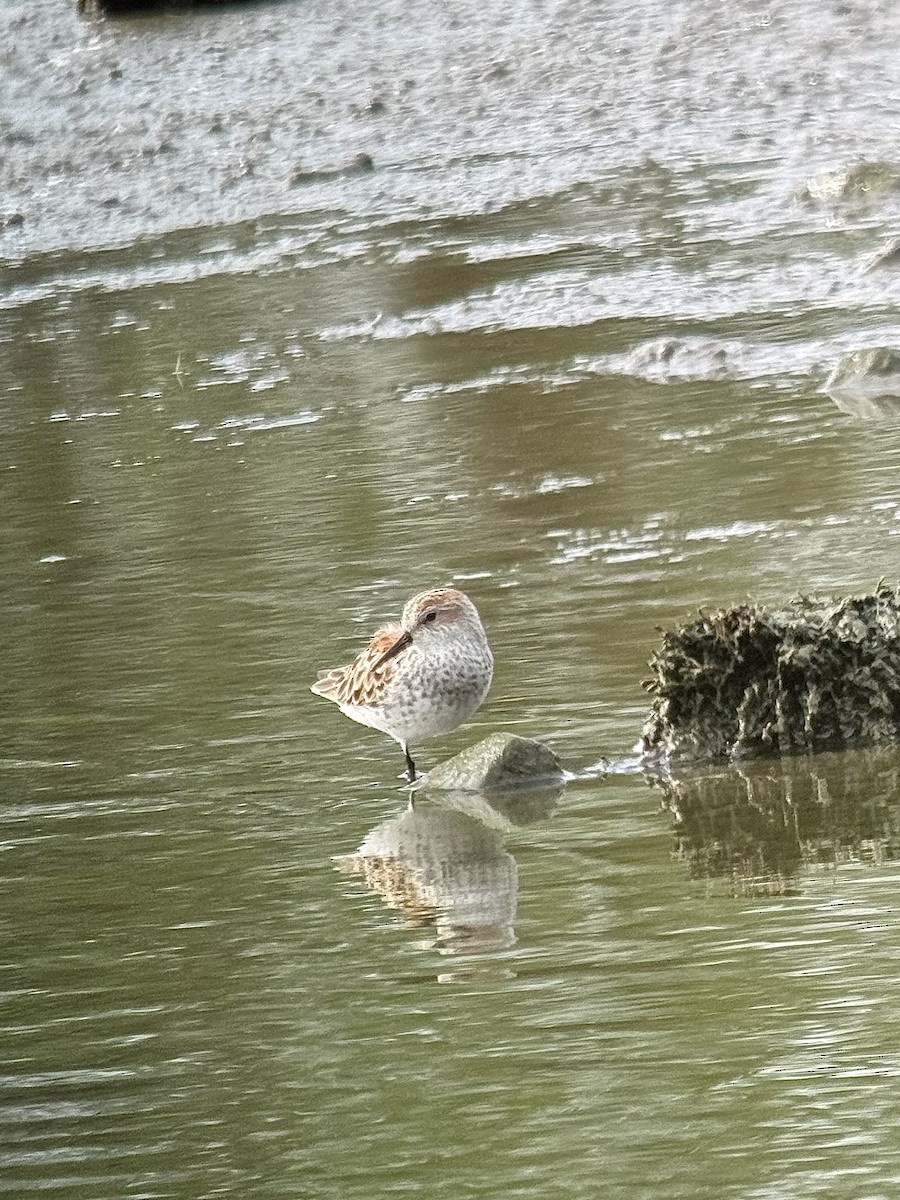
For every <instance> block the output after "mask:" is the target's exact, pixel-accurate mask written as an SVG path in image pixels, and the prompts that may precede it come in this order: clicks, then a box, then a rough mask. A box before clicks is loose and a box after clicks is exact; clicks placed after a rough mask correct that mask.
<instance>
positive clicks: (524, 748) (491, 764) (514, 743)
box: [422, 733, 563, 792]
mask: <svg viewBox="0 0 900 1200" xmlns="http://www.w3.org/2000/svg"><path fill="white" fill-rule="evenodd" d="M562 778H563V769H562V766H561V764H560V761H559V759H558V758H557V757H556V755H555V754H554V753H553V751H552V750H551V749H550V748H549V746H545V745H544V743H543V742H537V741H535V740H534V739H533V738H523V737H517V736H516V735H515V734H514V733H493V734H491V736H490V737H487V738H485V739H484V741H483V742H478V743H477V744H476V745H475V746H470V747H469V748H468V750H463V752H462V753H461V754H457V755H456V756H455V757H454V758H449V759H448V760H447V761H446V762H444V763H441V764H440V765H439V766H437V767H435V768H434V769H433V770H431V771H429V772H428V775H427V776H426V777H425V778H424V779H423V780H422V786H423V787H424V788H426V789H428V790H430V791H432V790H439V791H450V792H488V791H505V790H507V789H509V788H521V787H540V786H541V785H544V786H546V785H547V784H552V783H558V782H560V781H561V780H562Z"/></svg>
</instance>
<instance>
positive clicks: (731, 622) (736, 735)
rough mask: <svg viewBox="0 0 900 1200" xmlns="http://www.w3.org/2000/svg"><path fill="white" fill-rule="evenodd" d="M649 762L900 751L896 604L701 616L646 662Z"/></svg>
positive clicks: (812, 605)
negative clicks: (649, 671)
mask: <svg viewBox="0 0 900 1200" xmlns="http://www.w3.org/2000/svg"><path fill="white" fill-rule="evenodd" d="M650 665H651V667H652V668H653V671H654V674H655V678H654V679H652V680H651V681H649V683H648V684H647V687H648V689H649V690H650V691H651V692H652V693H653V705H652V708H651V711H650V714H649V716H648V717H647V720H646V722H645V724H644V728H643V732H642V738H641V749H642V750H643V752H644V754H645V755H648V756H656V757H666V758H669V759H672V758H685V757H688V758H692V759H717V758H727V757H740V756H745V755H764V754H768V755H779V754H797V753H806V752H811V751H816V750H828V749H846V748H849V747H852V746H865V745H880V744H886V743H890V742H897V741H900V599H898V593H897V591H896V590H895V589H892V588H888V587H884V586H881V585H880V586H879V587H878V589H877V590H876V592H875V593H874V594H873V595H869V596H861V597H852V598H848V599H843V600H839V599H830V598H810V597H798V598H797V599H795V600H793V601H791V603H790V604H789V605H788V606H787V608H786V609H783V610H773V609H770V608H767V607H765V606H764V605H760V604H744V605H739V606H738V607H735V608H729V609H724V610H722V611H720V612H715V613H711V614H708V613H701V614H700V616H699V618H698V619H696V620H695V621H692V622H691V623H689V624H687V625H684V626H682V627H681V628H678V629H675V630H673V631H671V632H669V633H665V634H664V635H663V641H662V646H661V647H660V649H659V650H658V651H657V652H656V654H655V655H654V656H653V658H652V659H651V662H650Z"/></svg>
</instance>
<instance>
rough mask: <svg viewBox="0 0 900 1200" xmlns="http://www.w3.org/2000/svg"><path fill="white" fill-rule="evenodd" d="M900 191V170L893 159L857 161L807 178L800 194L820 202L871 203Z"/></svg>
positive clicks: (804, 198) (799, 195) (806, 198)
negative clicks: (892, 161) (891, 161)
mask: <svg viewBox="0 0 900 1200" xmlns="http://www.w3.org/2000/svg"><path fill="white" fill-rule="evenodd" d="M898 191H900V171H898V170H897V168H896V167H895V166H894V164H893V163H889V162H877V161H876V162H868V161H863V162H857V163H853V164H852V165H850V166H846V167H838V168H837V169H836V170H833V171H825V172H824V173H823V174H821V175H815V176H812V177H811V178H809V179H807V181H806V183H805V184H804V185H803V187H802V188H801V189H800V191H799V193H798V198H799V199H800V200H804V201H812V202H813V203H817V204H847V203H851V204H853V203H856V204H860V203H866V204H870V203H873V202H875V201H878V200H882V199H883V198H884V197H885V196H888V195H890V194H891V193H892V192H898Z"/></svg>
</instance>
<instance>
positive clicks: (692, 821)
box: [650, 748, 900, 896]
mask: <svg viewBox="0 0 900 1200" xmlns="http://www.w3.org/2000/svg"><path fill="white" fill-rule="evenodd" d="M650 782H651V785H652V786H658V787H661V788H662V791H663V794H664V800H663V807H664V808H665V809H666V810H668V811H669V812H670V813H671V814H672V815H673V817H674V819H675V854H676V857H677V858H678V859H679V860H680V861H682V862H684V863H685V864H687V866H688V868H689V870H690V874H691V877H692V878H695V879H703V880H707V881H710V882H713V883H715V882H719V883H721V882H722V881H724V882H725V883H726V885H727V887H728V889H729V890H730V891H731V892H732V893H733V894H736V895H744V896H746V895H790V894H792V893H796V892H798V891H799V890H800V885H801V882H802V877H803V876H804V875H809V874H812V873H814V872H819V871H822V870H823V869H828V870H831V869H834V868H835V867H838V866H841V865H843V864H845V863H848V862H884V861H889V860H892V859H895V858H898V857H900V750H897V749H896V748H890V749H883V750H859V751H849V752H846V753H843V754H822V755H818V756H816V757H811V758H807V759H783V760H779V761H778V762H774V763H773V762H768V763H765V762H760V761H757V762H754V763H752V764H746V765H744V766H742V767H740V768H737V767H730V768H718V769H715V770H713V769H710V770H707V771H704V772H703V773H697V772H694V773H692V774H691V775H690V776H685V777H683V778H674V777H667V778H664V779H662V778H657V779H651V780H650Z"/></svg>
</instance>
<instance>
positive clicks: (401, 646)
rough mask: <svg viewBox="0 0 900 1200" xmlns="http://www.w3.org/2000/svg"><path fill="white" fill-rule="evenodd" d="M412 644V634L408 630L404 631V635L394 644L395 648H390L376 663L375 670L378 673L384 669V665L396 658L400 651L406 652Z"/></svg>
mask: <svg viewBox="0 0 900 1200" xmlns="http://www.w3.org/2000/svg"><path fill="white" fill-rule="evenodd" d="M411 643H412V634H411V633H407V632H406V630H404V631H403V633H401V634H400V636H399V637H398V638H397V640H396V642H394V644H393V646H389V647H388V648H387V650H385V652H384V654H382V656H381V658H379V659H378V661H377V662H376V663H375V666H374V670H376V671H377V670H378V668H379V667H383V666H384V664H385V663H386V662H388V661H389V660H390V659H392V658H396V657H397V655H398V654H399V653H400V651H401V650H405V649H406V647H407V646H409V645H410V644H411Z"/></svg>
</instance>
